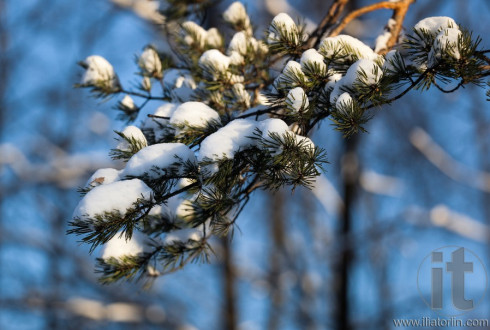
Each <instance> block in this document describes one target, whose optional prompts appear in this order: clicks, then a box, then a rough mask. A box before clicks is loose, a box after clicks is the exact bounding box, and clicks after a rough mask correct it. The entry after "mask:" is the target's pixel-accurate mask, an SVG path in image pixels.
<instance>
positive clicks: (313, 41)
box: [306, 0, 349, 48]
mask: <svg viewBox="0 0 490 330" xmlns="http://www.w3.org/2000/svg"><path fill="white" fill-rule="evenodd" d="M348 2H349V0H335V1H334V2H333V3H332V5H331V6H330V9H329V10H328V12H327V14H326V15H325V17H323V19H322V20H321V22H320V24H318V27H317V28H316V29H315V31H313V32H312V33H311V35H310V37H309V38H308V40H307V41H306V45H307V47H308V48H310V47H312V46H313V47H314V48H317V47H318V45H319V44H320V40H321V38H322V36H323V35H324V34H325V32H327V30H328V29H329V28H330V27H332V26H333V25H334V24H335V22H337V20H338V19H339V16H340V14H342V11H343V10H344V7H345V6H346V5H347V3H348Z"/></svg>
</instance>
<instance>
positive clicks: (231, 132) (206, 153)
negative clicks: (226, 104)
mask: <svg viewBox="0 0 490 330" xmlns="http://www.w3.org/2000/svg"><path fill="white" fill-rule="evenodd" d="M257 129H258V130H260V131H261V132H262V138H264V139H269V134H270V133H277V134H279V135H282V134H284V133H286V132H288V131H289V128H288V126H287V124H286V123H285V122H284V121H282V120H280V119H275V118H274V119H266V120H263V121H259V122H257V121H254V120H250V119H235V120H233V121H231V122H230V123H229V124H228V125H226V126H225V127H222V128H220V129H219V130H218V131H217V132H215V133H213V134H211V135H210V136H208V137H207V138H205V139H204V141H203V142H202V143H201V149H200V152H199V160H203V159H205V158H208V159H211V160H217V159H220V158H222V157H225V158H229V159H231V158H233V157H234V155H235V154H236V153H237V152H238V151H240V150H244V149H246V148H249V147H252V146H254V145H255V144H256V140H254V139H253V137H254V133H255V132H256V130H257Z"/></svg>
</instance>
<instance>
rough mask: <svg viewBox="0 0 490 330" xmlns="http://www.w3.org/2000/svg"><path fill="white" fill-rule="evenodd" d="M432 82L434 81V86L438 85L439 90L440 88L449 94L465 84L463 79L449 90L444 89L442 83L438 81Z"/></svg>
mask: <svg viewBox="0 0 490 330" xmlns="http://www.w3.org/2000/svg"><path fill="white" fill-rule="evenodd" d="M432 83H433V84H434V86H436V87H437V89H438V90H440V91H441V92H443V93H448V94H449V93H452V92H454V91H456V90H457V89H459V88H460V87H461V86H463V85H464V80H461V81H460V82H459V83H458V85H457V86H456V87H454V88H452V89H449V90H448V89H444V88H442V87H441V86H440V85H439V84H438V83H437V82H436V81H433V82H432Z"/></svg>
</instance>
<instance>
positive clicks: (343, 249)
mask: <svg viewBox="0 0 490 330" xmlns="http://www.w3.org/2000/svg"><path fill="white" fill-rule="evenodd" d="M357 141H358V135H354V136H352V137H351V138H349V139H345V140H344V150H345V152H344V155H343V159H342V161H341V164H342V169H341V170H342V180H343V182H342V186H343V200H344V205H345V207H344V208H343V211H342V213H341V216H340V221H341V223H340V228H339V234H338V246H339V249H338V251H339V254H340V255H339V259H338V264H337V267H336V271H335V273H336V275H335V280H334V283H335V288H336V298H335V302H336V307H337V312H336V322H335V328H336V329H339V330H348V329H351V322H350V321H351V320H350V313H351V312H350V304H349V300H350V299H349V286H350V279H351V271H352V264H353V255H354V253H353V249H352V244H351V243H352V242H351V241H350V236H351V232H352V220H353V216H352V209H353V207H354V201H355V198H356V191H357V189H358V177H359V164H358V157H357V154H356V147H357Z"/></svg>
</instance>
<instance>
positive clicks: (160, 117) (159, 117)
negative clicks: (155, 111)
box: [147, 114, 170, 119]
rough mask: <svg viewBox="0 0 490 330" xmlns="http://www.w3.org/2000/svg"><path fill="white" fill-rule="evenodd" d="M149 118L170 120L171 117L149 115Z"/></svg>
mask: <svg viewBox="0 0 490 330" xmlns="http://www.w3.org/2000/svg"><path fill="white" fill-rule="evenodd" d="M147 116H148V117H150V118H158V119H170V117H164V116H157V115H152V114H148V115H147Z"/></svg>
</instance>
